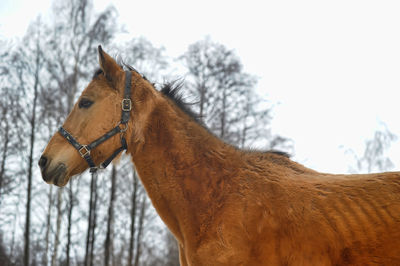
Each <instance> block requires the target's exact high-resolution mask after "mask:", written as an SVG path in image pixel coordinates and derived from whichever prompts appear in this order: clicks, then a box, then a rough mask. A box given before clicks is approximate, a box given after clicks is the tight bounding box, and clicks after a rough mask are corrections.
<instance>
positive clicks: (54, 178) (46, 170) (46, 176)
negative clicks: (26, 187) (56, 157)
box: [39, 156, 67, 187]
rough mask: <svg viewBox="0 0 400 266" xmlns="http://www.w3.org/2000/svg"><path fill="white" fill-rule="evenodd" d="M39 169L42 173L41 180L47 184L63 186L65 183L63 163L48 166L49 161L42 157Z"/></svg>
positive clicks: (65, 171) (65, 168)
mask: <svg viewBox="0 0 400 266" xmlns="http://www.w3.org/2000/svg"><path fill="white" fill-rule="evenodd" d="M39 167H40V170H41V172H42V178H43V180H44V181H45V182H46V183H48V184H54V185H56V186H59V187H62V186H65V184H66V183H67V182H65V181H66V180H65V179H66V174H67V167H66V166H65V164H63V163H58V164H57V165H55V166H52V165H51V164H50V160H49V159H48V158H46V157H44V156H42V157H40V159H39Z"/></svg>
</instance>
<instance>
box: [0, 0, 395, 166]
mask: <svg viewBox="0 0 400 266" xmlns="http://www.w3.org/2000/svg"><path fill="white" fill-rule="evenodd" d="M112 3H113V4H114V6H115V7H116V9H117V10H118V12H119V14H120V18H119V21H120V22H121V23H124V24H125V25H126V29H127V30H128V31H129V35H126V36H122V37H121V38H122V39H123V38H125V39H130V38H132V37H137V36H144V37H146V38H147V39H149V40H150V41H151V42H152V43H154V44H155V45H157V46H160V45H163V46H165V47H166V49H167V54H168V55H169V56H172V57H175V56H178V55H180V54H182V53H183V52H184V51H185V50H186V49H187V46H188V45H189V44H191V43H193V42H195V41H197V40H200V39H202V38H203V37H204V36H206V35H210V36H211V38H212V39H213V40H214V41H218V42H221V43H223V44H225V45H226V46H227V47H228V48H232V49H235V50H236V52H237V54H238V55H239V57H240V58H241V60H242V62H243V64H244V66H245V70H246V71H247V72H249V73H251V74H255V75H257V76H258V77H259V78H260V81H259V85H258V90H259V92H260V94H261V95H262V97H265V98H267V99H269V100H271V101H272V102H274V103H276V104H277V106H276V107H275V109H274V119H273V123H272V127H273V130H274V132H275V133H278V134H280V135H283V136H285V137H288V138H291V139H293V141H294V144H295V157H294V159H295V160H297V161H299V162H301V163H304V164H305V165H306V166H308V167H311V168H313V169H316V170H319V171H325V172H333V173H341V172H346V171H347V170H348V166H349V164H350V163H351V162H350V161H349V160H348V159H349V158H348V157H346V156H345V154H344V150H345V149H343V148H340V146H341V145H342V146H344V147H345V148H351V149H354V150H356V151H357V152H361V151H362V150H363V144H364V141H365V140H366V139H367V138H371V137H372V136H373V133H374V131H375V130H376V129H378V128H379V127H380V122H384V123H385V124H386V125H387V126H388V128H389V130H390V131H391V132H392V133H394V134H396V135H398V137H400V122H399V121H400V119H399V114H400V104H399V103H400V93H399V92H400V15H399V14H400V1H398V0H396V1H390V0H387V1H386V0H385V1H369V0H346V1H344V0H336V1H323V0H315V1H311V0H302V1H282V0H279V1H250V0H247V1H233V0H230V1H225V0H224V1H222V0H219V1H215V0H202V1H183V0H182V1H178V0H169V1H162V0H160V1H154V0H141V1H134V0H129V1H128V0H125V1H122V0H116V1H112ZM109 4H110V1H105V0H95V1H94V5H95V8H96V9H97V10H102V9H104V8H105V7H106V6H108V5H109ZM50 5H51V1H49V0H36V1H30V0H1V2H0V36H1V37H15V36H22V35H23V34H24V32H25V30H26V27H27V25H28V24H29V22H30V21H31V20H32V19H34V18H35V17H36V15H37V14H38V13H40V12H41V13H44V14H45V13H46V12H48V9H49V7H50ZM104 48H105V49H107V48H106V47H104ZM389 154H390V156H391V159H392V161H393V162H394V163H395V164H396V170H399V167H400V141H397V142H396V143H395V144H394V145H393V146H392V148H391V150H390V151H389Z"/></svg>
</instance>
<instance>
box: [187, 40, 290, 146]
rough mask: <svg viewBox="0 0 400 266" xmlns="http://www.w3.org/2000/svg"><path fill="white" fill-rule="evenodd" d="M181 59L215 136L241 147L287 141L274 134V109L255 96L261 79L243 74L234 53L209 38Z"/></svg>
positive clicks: (190, 48)
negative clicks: (272, 130) (272, 126)
mask: <svg viewBox="0 0 400 266" xmlns="http://www.w3.org/2000/svg"><path fill="white" fill-rule="evenodd" d="M180 59H181V60H182V61H183V62H184V64H185V65H186V67H187V68H188V73H187V78H186V79H187V82H186V83H187V86H188V88H189V90H190V92H191V94H192V95H194V96H195V97H196V98H197V99H199V101H198V104H197V106H196V107H197V109H198V111H199V114H200V117H201V118H202V120H203V121H204V123H205V124H206V125H208V127H209V128H210V129H211V131H212V132H214V134H216V135H217V136H219V137H220V138H222V139H223V140H225V141H227V142H229V143H231V144H234V145H237V146H241V147H245V146H247V145H254V144H255V143H257V144H258V145H259V146H264V147H266V148H271V146H272V145H271V144H274V146H278V142H279V143H284V142H286V141H287V140H286V139H285V138H282V137H277V136H273V135H272V134H271V130H270V127H269V124H270V120H271V116H270V108H265V106H268V103H267V101H265V100H262V99H261V98H260V97H259V96H258V95H256V93H255V86H256V84H257V79H256V77H254V76H252V75H250V74H247V73H245V72H244V71H243V66H242V64H241V62H240V59H239V58H238V56H237V55H236V54H235V53H234V52H233V51H232V50H229V49H227V48H226V47H225V46H224V45H221V44H218V43H215V42H213V41H211V40H210V39H209V38H206V39H204V40H202V41H198V42H196V43H194V44H192V45H190V46H189V49H188V50H187V51H186V52H185V54H184V55H183V56H181V57H180Z"/></svg>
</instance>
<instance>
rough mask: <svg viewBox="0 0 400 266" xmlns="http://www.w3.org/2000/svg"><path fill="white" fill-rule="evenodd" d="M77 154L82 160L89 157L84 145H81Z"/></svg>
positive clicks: (88, 151)
mask: <svg viewBox="0 0 400 266" xmlns="http://www.w3.org/2000/svg"><path fill="white" fill-rule="evenodd" d="M78 152H79V154H80V155H81V156H82V158H85V156H86V155H90V150H89V149H88V148H87V146H86V145H82V147H80V148H79V150H78Z"/></svg>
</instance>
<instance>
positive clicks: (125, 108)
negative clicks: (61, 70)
mask: <svg viewBox="0 0 400 266" xmlns="http://www.w3.org/2000/svg"><path fill="white" fill-rule="evenodd" d="M131 79H132V73H131V72H130V71H125V90H124V99H123V100H122V102H121V108H122V114H121V121H120V122H118V124H117V126H116V127H114V128H113V129H111V130H110V131H108V132H107V133H105V134H104V135H103V136H101V137H100V138H98V139H96V140H94V141H93V142H91V143H90V144H88V145H83V144H80V143H79V142H78V141H77V140H76V139H75V138H74V137H73V136H72V135H71V134H70V133H69V132H68V131H67V130H65V129H64V128H63V127H60V128H59V129H58V132H59V133H60V134H61V136H63V137H64V138H66V139H67V140H68V142H69V143H70V144H71V145H72V146H73V147H74V148H75V149H76V150H77V151H78V152H79V155H80V156H81V157H82V158H83V159H85V160H86V162H87V163H88V165H89V167H90V172H91V173H94V172H96V171H97V169H104V168H106V167H107V166H108V165H109V164H110V163H111V161H112V160H114V159H115V157H117V155H118V154H119V153H120V152H122V151H123V150H126V149H127V148H128V146H127V144H126V139H125V134H124V133H125V131H126V130H127V129H128V121H129V115H130V112H131V110H132V101H131ZM118 133H121V147H119V148H118V149H116V150H115V151H114V153H113V154H111V156H110V157H108V158H107V159H106V160H105V161H104V162H102V163H101V164H100V165H99V166H98V167H97V166H96V165H95V164H94V162H93V159H92V157H91V156H90V151H91V150H93V149H94V148H96V147H97V146H99V145H100V144H101V143H103V142H104V141H106V140H108V139H109V138H111V137H112V136H114V135H116V134H118Z"/></svg>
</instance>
